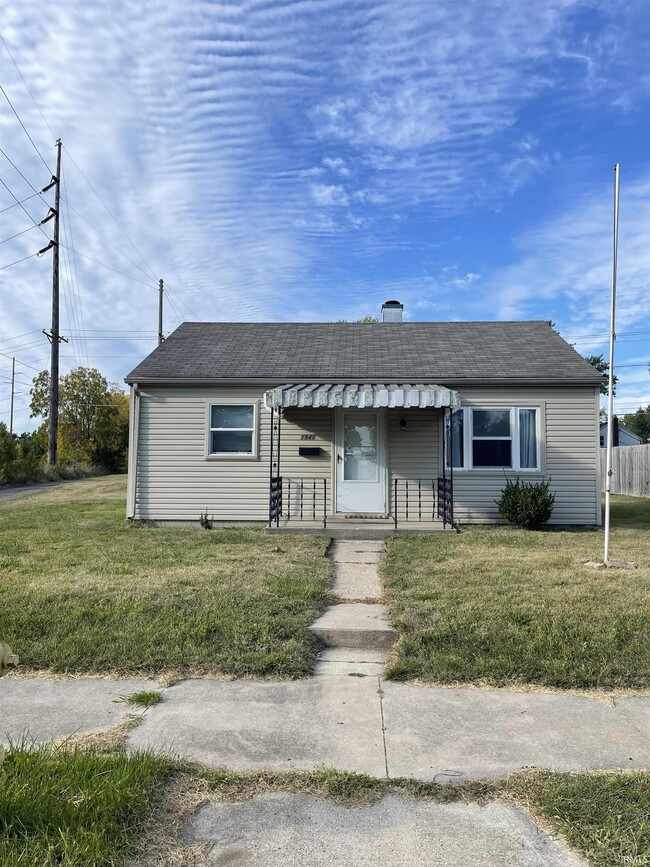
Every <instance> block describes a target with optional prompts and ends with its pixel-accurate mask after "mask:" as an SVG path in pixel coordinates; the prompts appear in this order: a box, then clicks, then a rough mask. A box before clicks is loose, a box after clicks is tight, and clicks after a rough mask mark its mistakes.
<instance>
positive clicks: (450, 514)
mask: <svg viewBox="0 0 650 867" xmlns="http://www.w3.org/2000/svg"><path fill="white" fill-rule="evenodd" d="M438 517H439V518H442V523H443V526H444V527H446V526H447V524H450V525H451V526H453V524H454V482H453V478H450V477H449V476H447V478H442V479H438Z"/></svg>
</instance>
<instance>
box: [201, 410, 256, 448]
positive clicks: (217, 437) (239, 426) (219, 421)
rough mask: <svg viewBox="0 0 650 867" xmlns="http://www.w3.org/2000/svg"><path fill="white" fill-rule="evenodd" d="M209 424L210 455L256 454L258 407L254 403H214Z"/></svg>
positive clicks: (210, 411)
mask: <svg viewBox="0 0 650 867" xmlns="http://www.w3.org/2000/svg"><path fill="white" fill-rule="evenodd" d="M209 425H210V429H209V431H208V453H209V454H210V455H217V456H218V455H226V456H228V455H231V456H236V455H247V456H255V454H256V441H257V437H256V426H257V407H256V405H255V404H254V403H212V404H210V409H209Z"/></svg>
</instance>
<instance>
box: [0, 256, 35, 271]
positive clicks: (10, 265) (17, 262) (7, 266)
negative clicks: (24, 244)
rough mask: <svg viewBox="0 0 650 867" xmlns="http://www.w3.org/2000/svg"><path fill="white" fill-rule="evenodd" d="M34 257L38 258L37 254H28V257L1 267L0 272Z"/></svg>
mask: <svg viewBox="0 0 650 867" xmlns="http://www.w3.org/2000/svg"><path fill="white" fill-rule="evenodd" d="M34 256H38V253H30V254H29V256H23V258H22V259H16V260H15V262H9V264H8V265H1V266H0V271H4V270H5V269H7V268H11V267H12V265H19V264H20V263H21V262H26V261H27V259H33V258H34Z"/></svg>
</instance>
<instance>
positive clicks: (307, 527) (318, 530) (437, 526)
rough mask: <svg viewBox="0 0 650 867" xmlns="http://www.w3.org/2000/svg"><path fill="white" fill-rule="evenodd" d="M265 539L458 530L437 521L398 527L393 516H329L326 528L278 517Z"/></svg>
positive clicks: (365, 538) (371, 536)
mask: <svg viewBox="0 0 650 867" xmlns="http://www.w3.org/2000/svg"><path fill="white" fill-rule="evenodd" d="M264 532H265V534H266V535H268V536H275V535H293V536H329V537H330V538H331V539H359V540H362V541H368V540H372V539H386V538H389V537H390V536H424V535H429V534H431V533H457V532H459V530H458V529H457V528H456V527H455V526H452V525H450V524H447V525H446V526H445V525H443V522H442V520H436V521H431V520H428V521H425V520H423V521H405V520H400V521H399V522H398V525H397V528H396V527H395V522H394V520H393V518H392V517H390V516H389V517H387V518H356V517H350V518H347V517H345V516H343V515H328V517H327V524H326V526H324V525H323V521H322V520H321V521H308V520H303V521H296V520H295V519H293V518H292V519H288V518H286V517H283V516H281V517H280V519H279V523H278V524H277V525H276V524H275V523H274V524H273V526H271V527H265V528H264Z"/></svg>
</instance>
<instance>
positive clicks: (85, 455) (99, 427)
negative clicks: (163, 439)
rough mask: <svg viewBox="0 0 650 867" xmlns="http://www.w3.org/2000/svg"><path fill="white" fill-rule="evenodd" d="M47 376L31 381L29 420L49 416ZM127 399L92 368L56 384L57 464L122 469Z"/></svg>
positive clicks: (125, 445)
mask: <svg viewBox="0 0 650 867" xmlns="http://www.w3.org/2000/svg"><path fill="white" fill-rule="evenodd" d="M49 391H50V375H49V373H48V371H46V370H44V371H42V372H41V373H39V374H38V376H36V377H34V380H33V385H32V389H31V392H30V393H31V396H32V399H31V404H30V406H31V411H32V418H34V417H36V416H40V417H42V418H44V419H47V418H48V414H49ZM128 429H129V409H128V398H127V396H126V395H125V394H124V393H123V392H122V390H121V389H120V387H119V385H118V384H117V383H109V382H108V380H107V379H106V378H105V377H104V376H102V374H101V373H100V372H99V371H98V370H96V369H95V368H92V367H77V368H75V369H74V370H71V371H70V373H68V374H66V375H65V376H63V377H61V379H60V380H59V442H58V447H59V449H60V453H61V460H62V461H64V462H70V463H88V464H93V465H100V466H103V467H106V469H109V470H120V469H123V468H124V463H125V459H126V450H127V447H128Z"/></svg>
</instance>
